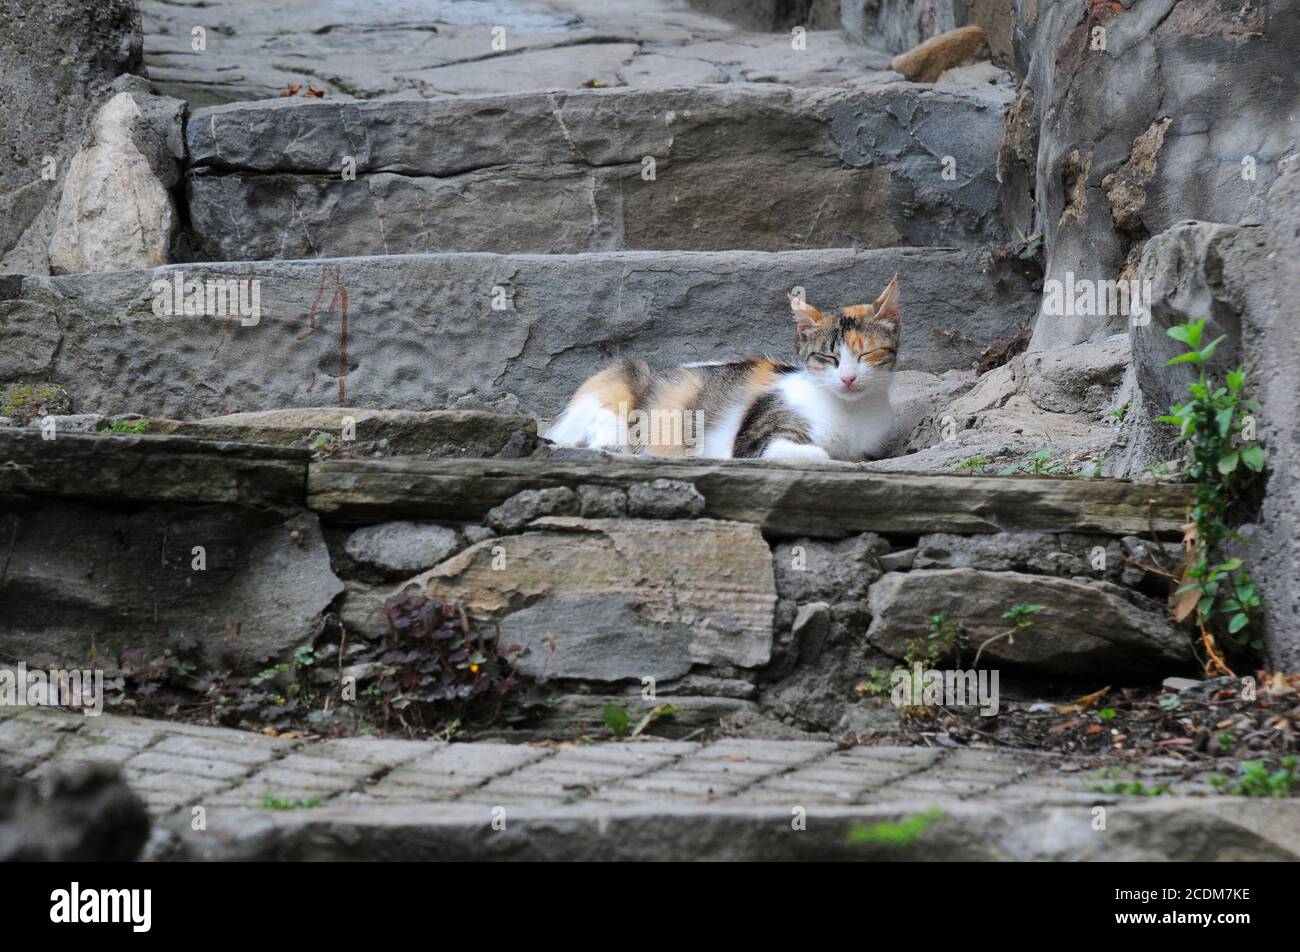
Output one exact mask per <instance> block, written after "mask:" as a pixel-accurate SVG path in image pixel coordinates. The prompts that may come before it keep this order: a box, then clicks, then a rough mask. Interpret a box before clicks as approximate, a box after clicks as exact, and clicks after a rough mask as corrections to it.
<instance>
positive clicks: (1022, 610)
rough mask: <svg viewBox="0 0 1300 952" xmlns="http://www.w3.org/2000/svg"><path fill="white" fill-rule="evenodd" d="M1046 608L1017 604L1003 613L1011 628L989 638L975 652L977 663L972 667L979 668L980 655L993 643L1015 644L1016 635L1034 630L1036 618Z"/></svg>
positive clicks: (1043, 606) (1025, 603)
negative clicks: (999, 641)
mask: <svg viewBox="0 0 1300 952" xmlns="http://www.w3.org/2000/svg"><path fill="white" fill-rule="evenodd" d="M1046 608H1047V606H1046V605H1034V604H1029V603H1027V602H1017V603H1016V604H1014V605H1012V606H1011V607H1010V608H1008V609H1007V610H1006V611H1004V612H1003V613H1002V617H1003V618H1004V619H1006V620H1007V621H1009V622H1010V623H1011V627H1009V628H1008V629H1007V630H1006V631H1002V632H999V633H998V634H996V635H994V636H993V637H992V638H989V639H988V640H986V641H985V642H984V643H983V644H981V645H980V646H979V650H978V651H976V652H975V661H974V662H972V666H973V667H979V662H980V655H982V654H983V653H984V649H985V648H987V647H988V646H989V645H991V644H992V643H993V642H995V641H997V640H998V639H1000V638H1005V639H1007V644H1015V643H1016V635H1018V634H1020V633H1022V632H1025V631H1028V630H1029V629H1030V628H1032V627H1033V626H1034V616H1035V615H1037V614H1038V613H1039V612H1041V611H1044V610H1045V609H1046Z"/></svg>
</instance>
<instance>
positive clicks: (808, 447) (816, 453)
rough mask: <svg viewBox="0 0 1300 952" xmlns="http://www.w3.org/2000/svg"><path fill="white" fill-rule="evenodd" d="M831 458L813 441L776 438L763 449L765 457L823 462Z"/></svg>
mask: <svg viewBox="0 0 1300 952" xmlns="http://www.w3.org/2000/svg"><path fill="white" fill-rule="evenodd" d="M830 458H831V454H830V453H827V452H826V451H825V450H824V449H822V448H821V447H820V446H813V445H812V444H811V443H796V442H794V440H787V439H780V438H778V439H775V440H773V441H772V442H771V443H769V444H767V449H765V450H763V459H784V460H798V461H800V462H805V463H808V462H821V461H825V460H828V459H830Z"/></svg>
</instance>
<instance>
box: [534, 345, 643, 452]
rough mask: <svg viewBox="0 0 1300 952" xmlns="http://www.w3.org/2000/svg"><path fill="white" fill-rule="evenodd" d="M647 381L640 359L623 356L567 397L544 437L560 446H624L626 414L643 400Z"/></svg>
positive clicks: (621, 447) (620, 448) (619, 447)
mask: <svg viewBox="0 0 1300 952" xmlns="http://www.w3.org/2000/svg"><path fill="white" fill-rule="evenodd" d="M650 385H651V377H650V368H649V367H648V366H647V365H646V363H645V361H643V360H634V359H631V358H629V359H626V360H622V361H620V362H619V363H617V364H614V365H613V366H612V367H606V368H605V369H604V370H602V371H600V372H599V373H596V374H593V375H592V376H590V377H588V378H587V380H586V382H585V383H584V384H583V385H582V386H581V387H579V388H578V389H577V391H576V392H575V393H574V394H573V397H572V398H570V400H569V405H568V406H567V407H565V408H564V412H563V413H561V414H560V415H559V417H558V418H557V419H556V420H555V422H554V423H552V424H551V426H550V429H548V430H547V431H546V434H545V435H546V438H547V439H549V440H551V441H553V442H555V443H558V444H560V445H561V446H588V447H592V448H593V449H610V450H626V449H628V448H629V447H628V433H627V430H628V427H627V420H628V416H629V415H630V414H631V413H632V411H633V410H635V409H637V408H638V407H639V406H640V405H641V404H642V403H643V402H644V398H645V395H646V394H647V393H648V392H649V390H650Z"/></svg>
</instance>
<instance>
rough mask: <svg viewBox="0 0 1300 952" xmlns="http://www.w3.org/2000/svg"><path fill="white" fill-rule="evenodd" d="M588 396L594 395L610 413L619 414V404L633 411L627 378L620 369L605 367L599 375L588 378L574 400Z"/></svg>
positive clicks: (630, 390)
mask: <svg viewBox="0 0 1300 952" xmlns="http://www.w3.org/2000/svg"><path fill="white" fill-rule="evenodd" d="M588 394H593V395H595V397H596V399H597V400H599V401H600V405H601V406H602V407H604V408H605V409H606V410H609V411H610V412H612V413H618V412H619V406H620V404H622V405H625V406H626V407H627V409H628V410H629V411H631V410H634V409H635V407H634V406H633V405H632V388H631V387H630V386H629V385H628V382H627V378H625V377H624V376H623V371H622V368H620V367H606V368H605V369H604V370H602V371H600V373H597V374H593V375H592V376H591V377H588V378H587V382H586V383H584V384H583V385H582V386H581V387H579V388H578V392H577V393H575V394H574V398H575V399H576V398H577V397H585V396H587V395H588Z"/></svg>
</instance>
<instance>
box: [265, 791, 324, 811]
mask: <svg viewBox="0 0 1300 952" xmlns="http://www.w3.org/2000/svg"><path fill="white" fill-rule="evenodd" d="M320 804H321V800H320V797H302V798H301V799H298V800H293V799H290V798H288V797H279V796H276V795H275V793H274V792H273V791H271V790H267V791H266V793H264V794H263V795H262V809H263V810H310V809H311V808H312V807H318V806H320Z"/></svg>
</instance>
